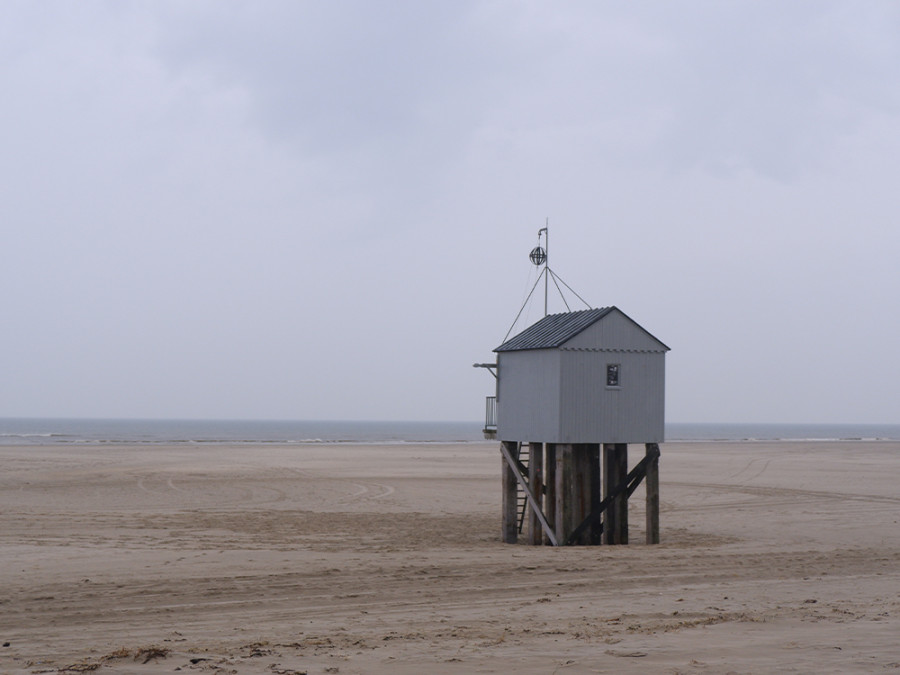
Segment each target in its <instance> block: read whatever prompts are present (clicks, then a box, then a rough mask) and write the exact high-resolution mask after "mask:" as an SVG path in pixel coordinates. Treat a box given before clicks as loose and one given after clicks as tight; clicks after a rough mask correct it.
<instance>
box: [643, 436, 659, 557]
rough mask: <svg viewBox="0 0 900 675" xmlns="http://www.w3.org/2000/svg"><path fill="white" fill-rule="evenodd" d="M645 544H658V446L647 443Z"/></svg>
mask: <svg viewBox="0 0 900 675" xmlns="http://www.w3.org/2000/svg"><path fill="white" fill-rule="evenodd" d="M646 448H647V454H646V460H647V543H648V544H658V543H659V454H660V453H659V445H657V444H656V443H647V444H646Z"/></svg>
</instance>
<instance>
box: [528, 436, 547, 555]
mask: <svg viewBox="0 0 900 675" xmlns="http://www.w3.org/2000/svg"><path fill="white" fill-rule="evenodd" d="M543 481H544V445H543V444H542V443H529V444H528V484H529V485H530V486H531V491H532V492H533V493H534V496H535V498H536V499H537V504H538V508H543V506H542V504H543V497H544V483H543ZM543 539H544V528H543V527H541V521H540V520H539V519H538V517H537V513H535V511H534V509H528V543H529V544H533V545H535V546H539V545H540V544H541V543H542V542H543Z"/></svg>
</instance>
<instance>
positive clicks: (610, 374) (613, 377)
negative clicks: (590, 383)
mask: <svg viewBox="0 0 900 675" xmlns="http://www.w3.org/2000/svg"><path fill="white" fill-rule="evenodd" d="M606 386H607V387H618V386H619V364H618V363H607V364H606Z"/></svg>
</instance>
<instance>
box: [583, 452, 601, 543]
mask: <svg viewBox="0 0 900 675" xmlns="http://www.w3.org/2000/svg"><path fill="white" fill-rule="evenodd" d="M587 453H588V462H589V463H590V467H589V469H590V474H591V484H590V504H591V507H590V508H591V510H590V512H591V513H594V512H596V511H598V510H599V509H600V502H601V501H602V499H603V496H602V494H601V487H600V445H599V444H598V443H591V444H590V445H589V446H588V451H587ZM602 532H603V527H602V525H601V523H600V521H599V520H597V521H595V522H594V523H593V524H592V525H591V526H590V529H589V534H588V543H590V544H599V543H600V541H601V535H602Z"/></svg>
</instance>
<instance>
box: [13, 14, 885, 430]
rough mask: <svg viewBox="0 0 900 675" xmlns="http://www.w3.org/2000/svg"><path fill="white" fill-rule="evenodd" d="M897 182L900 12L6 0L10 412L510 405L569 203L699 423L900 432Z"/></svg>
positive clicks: (423, 410) (359, 410)
mask: <svg viewBox="0 0 900 675" xmlns="http://www.w3.org/2000/svg"><path fill="white" fill-rule="evenodd" d="M898 177H900V5H898V4H897V3H894V2H878V1H872V2H865V3H860V2H849V1H848V2H827V1H824V0H815V1H809V2H783V1H782V0H777V1H771V2H766V1H758V0H754V1H753V2H727V3H726V2H719V1H710V2H661V1H660V2H652V3H651V2H597V1H594V0H586V1H585V2H553V3H551V2H490V1H488V2H464V1H454V2H422V1H421V0H414V1H409V2H397V1H390V2H368V1H365V2H363V1H340V0H339V1H334V0H329V1H327V2H326V1H324V0H323V1H321V2H294V1H290V2H275V1H269V2H241V3H238V2H223V1H221V0H216V1H214V2H213V1H210V2H190V3H188V2H180V1H179V2H137V3H136V2H112V1H110V2H78V3H73V2H42V3H33V2H24V1H23V2H12V1H10V2H4V3H2V4H0V260H2V265H0V290H2V293H0V317H2V330H0V416H2V417H16V416H36V417H50V416H65V417H82V416H84V417H183V418H276V419H385V420H416V419H418V420H479V419H480V418H481V416H482V414H483V397H484V396H485V395H487V394H490V393H492V391H493V380H492V378H491V377H490V375H489V374H488V373H487V372H485V371H484V370H476V369H474V368H472V367H471V364H472V363H474V362H476V361H479V362H483V361H489V360H492V358H493V354H492V352H491V350H492V349H493V348H494V347H496V346H498V345H499V344H500V342H501V341H502V340H503V337H504V335H505V334H506V332H507V329H508V328H509V327H510V324H511V323H512V321H513V319H514V318H515V315H516V313H517V312H518V310H519V307H520V306H521V305H522V302H523V300H524V298H525V295H526V293H527V291H528V290H529V288H530V286H531V284H532V283H533V282H534V278H535V272H536V270H535V268H533V266H532V265H531V264H530V263H529V261H528V252H529V251H530V249H531V248H532V247H533V246H534V245H535V244H536V243H537V231H538V229H539V228H541V227H542V226H543V225H544V223H545V219H547V218H549V222H550V253H551V266H552V268H553V269H554V270H555V271H556V272H557V273H558V274H559V275H560V276H561V277H562V278H563V279H564V280H565V281H566V282H567V283H568V284H569V285H570V286H572V288H574V289H575V290H576V291H577V292H578V293H579V294H580V295H581V296H582V297H584V298H585V300H587V301H588V302H589V303H590V304H591V305H592V306H598V307H602V306H608V305H616V306H618V307H619V308H620V309H622V310H623V311H624V312H625V313H626V314H628V315H629V316H631V317H632V318H633V319H635V320H636V321H637V322H638V323H640V324H641V325H643V326H644V327H645V328H646V329H647V330H649V331H650V332H651V333H653V334H654V335H656V336H657V337H658V338H659V339H661V340H662V341H663V342H665V343H666V344H667V345H668V346H669V347H671V349H672V351H671V352H669V354H668V357H667V419H668V420H669V421H675V422H717V421H718V422H727V421H733V422H828V421H832V422H886V423H890V422H893V423H898V422H900V310H898V307H900V302H898V291H900V274H898V267H900V227H898V214H900V189H898ZM540 302H541V303H542V299H541V301H540ZM575 308H577V305H573V309H575ZM562 309H564V307H562V306H561V305H559V304H558V303H557V304H556V305H553V304H551V311H560V310H562ZM542 311H543V308H542V307H539V306H536V307H532V308H530V309H529V311H528V321H529V322H533V321H535V320H537V319H538V318H540V316H541V315H542ZM522 327H524V326H522Z"/></svg>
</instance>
